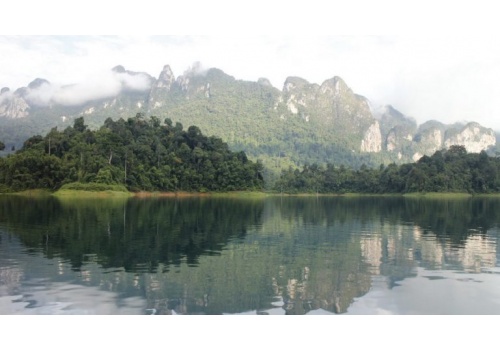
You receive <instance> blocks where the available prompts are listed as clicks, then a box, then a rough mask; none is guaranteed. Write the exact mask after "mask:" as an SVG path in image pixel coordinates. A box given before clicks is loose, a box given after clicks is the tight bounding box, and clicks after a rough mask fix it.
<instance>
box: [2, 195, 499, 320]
mask: <svg viewBox="0 0 500 350" xmlns="http://www.w3.org/2000/svg"><path fill="white" fill-rule="evenodd" d="M499 213H500V199H498V198H469V199H460V200H457V199H455V200H444V199H442V200H432V199H406V198H376V197H369V198H324V197H320V198H315V197H313V198H280V197H275V198H266V199H222V198H187V199H171V198H168V199H136V198H134V199H128V200H116V199H115V200H111V199H110V200H103V199H99V200H59V199H56V198H45V199H33V198H24V197H12V196H0V314H4V315H6V314H7V315H10V314H128V315H129V314H156V315H159V314H169V315H172V314H249V315H255V314H278V315H284V314H500V264H499V263H498V258H497V257H499V249H498V240H499V235H500V231H499V221H500V220H499V219H500V216H499Z"/></svg>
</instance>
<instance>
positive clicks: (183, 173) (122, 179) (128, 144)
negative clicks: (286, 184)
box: [0, 114, 263, 192]
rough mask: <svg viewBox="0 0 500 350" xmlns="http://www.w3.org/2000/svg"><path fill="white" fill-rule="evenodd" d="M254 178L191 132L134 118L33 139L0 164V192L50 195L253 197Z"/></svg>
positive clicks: (223, 149) (253, 167) (258, 180)
mask: <svg viewBox="0 0 500 350" xmlns="http://www.w3.org/2000/svg"><path fill="white" fill-rule="evenodd" d="M261 172H262V165H261V164H260V163H258V162H257V163H255V162H252V161H250V160H248V158H247V156H246V154H245V153H244V152H232V151H230V150H229V148H228V146H227V144H226V143H224V142H223V141H222V140H221V139H219V138H217V137H207V136H204V135H203V134H202V133H201V131H200V129H199V128H198V127H196V126H190V127H189V128H188V130H187V131H185V130H183V126H182V124H180V123H176V124H175V125H172V122H171V120H170V119H168V118H167V119H165V121H164V123H162V122H161V121H160V120H159V118H157V117H154V116H152V117H150V118H147V119H146V118H144V116H143V115H141V114H137V115H136V116H135V117H133V118H129V119H128V120H126V121H125V120H124V119H119V120H117V121H113V120H112V119H111V118H108V119H107V120H106V121H105V122H104V125H103V126H102V127H101V128H100V129H99V130H95V131H92V130H90V129H88V128H87V126H86V125H85V124H84V119H83V117H80V118H77V119H75V122H74V125H73V127H67V128H66V129H65V130H64V131H58V130H57V128H54V129H52V130H51V131H50V132H49V133H48V134H47V135H46V136H45V137H42V136H33V137H31V138H29V139H28V140H26V141H25V142H24V145H23V148H22V149H21V150H19V151H17V152H16V153H15V154H13V155H9V156H7V157H5V158H0V191H2V190H3V191H4V192H5V191H7V190H12V191H21V190H27V189H35V188H36V189H49V190H57V189H58V188H60V187H61V186H62V185H64V184H70V183H81V184H101V185H102V184H105V185H109V186H111V187H110V188H119V187H120V186H121V187H122V188H126V189H128V190H130V191H141V190H144V191H199V192H203V191H233V190H255V189H261V188H262V187H263V179H262V175H261ZM113 186H114V187H113ZM117 186H118V187H117ZM101 187H102V186H101ZM85 188H90V187H89V186H86V187H85Z"/></svg>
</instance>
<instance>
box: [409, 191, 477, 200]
mask: <svg viewBox="0 0 500 350" xmlns="http://www.w3.org/2000/svg"><path fill="white" fill-rule="evenodd" d="M403 196H404V197H411V198H418V197H422V198H437V199H455V198H469V197H472V194H470V193H466V192H413V193H405V194H404V195H403Z"/></svg>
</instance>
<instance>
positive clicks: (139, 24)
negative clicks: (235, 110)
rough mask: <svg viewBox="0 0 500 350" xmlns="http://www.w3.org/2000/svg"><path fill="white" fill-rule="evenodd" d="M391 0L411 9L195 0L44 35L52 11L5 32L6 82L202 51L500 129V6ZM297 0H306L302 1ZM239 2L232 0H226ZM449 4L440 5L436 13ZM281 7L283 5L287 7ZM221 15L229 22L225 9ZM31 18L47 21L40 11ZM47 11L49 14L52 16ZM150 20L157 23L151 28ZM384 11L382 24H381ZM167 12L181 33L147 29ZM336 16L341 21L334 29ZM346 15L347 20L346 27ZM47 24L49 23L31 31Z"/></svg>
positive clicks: (236, 71) (245, 68) (179, 69)
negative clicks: (498, 27)
mask: <svg viewBox="0 0 500 350" xmlns="http://www.w3.org/2000/svg"><path fill="white" fill-rule="evenodd" d="M219 2H220V1H219ZM222 2H224V1H222ZM386 2H389V3H390V4H392V5H394V6H396V9H399V10H400V12H401V11H402V12H405V13H404V15H403V16H398V14H399V13H396V14H394V13H392V14H391V13H387V11H385V10H384V11H378V10H377V9H376V8H374V7H369V8H367V11H360V10H359V9H358V8H356V4H355V5H352V6H353V7H352V8H349V9H347V10H349V11H347V12H349V14H350V15H351V17H347V18H346V17H345V16H340V15H339V11H334V10H331V12H330V13H326V14H325V13H324V12H323V11H321V9H319V11H312V12H311V11H308V10H307V9H306V10H304V6H305V5H304V3H300V4H301V6H302V7H300V8H299V7H296V8H295V7H294V10H291V12H285V13H283V14H280V15H279V16H275V17H273V16H272V14H271V15H270V14H269V13H268V12H259V11H261V10H262V8H260V7H259V6H261V5H262V6H264V4H265V3H264V4H263V3H261V2H259V1H257V2H256V4H257V5H258V6H256V7H252V8H245V7H241V8H235V7H234V6H233V7H231V8H230V10H231V9H232V10H233V12H232V14H233V16H230V15H228V14H226V13H222V14H219V15H211V16H207V14H206V12H205V11H206V10H208V9H209V8H210V7H207V6H206V5H204V4H205V3H199V2H198V3H195V4H196V6H198V8H197V9H198V11H197V12H196V14H193V12H192V13H191V15H186V11H187V10H192V9H193V7H191V8H190V7H189V6H190V5H191V3H193V2H192V1H191V2H190V3H189V4H188V5H185V7H183V8H182V9H180V11H174V12H172V11H168V10H167V9H165V11H160V13H158V14H156V15H155V14H154V12H149V13H148V16H151V17H148V18H149V20H148V21H140V20H139V21H136V22H133V21H132V20H125V23H126V25H125V26H124V24H123V22H118V25H117V26H116V28H115V27H113V24H112V25H111V28H113V29H112V33H116V32H119V33H120V35H119V36H101V35H94V32H93V31H92V30H90V32H91V33H92V34H93V35H87V33H88V31H87V30H88V29H89V28H93V25H94V21H93V20H91V18H92V16H94V13H93V12H83V15H84V18H85V21H84V22H83V21H82V20H80V21H79V22H78V21H77V22H78V24H79V25H80V27H78V24H77V28H78V29H77V30H76V31H66V30H64V31H63V32H69V33H70V34H84V35H68V36H60V35H58V36H49V35H45V34H53V33H57V32H58V30H60V29H61V26H59V25H55V24H54V23H56V24H58V23H59V22H61V21H63V23H68V22H70V20H68V19H66V18H65V17H64V18H63V16H60V17H52V20H53V22H50V23H51V26H48V27H47V28H48V31H39V30H38V27H36V28H34V29H32V30H28V32H27V33H26V31H25V30H20V31H18V32H16V31H15V30H14V31H13V32H12V31H9V30H7V31H3V32H7V33H12V34H17V33H21V34H30V35H22V36H17V35H5V36H0V87H3V86H8V87H10V88H11V90H15V89H16V88H18V87H21V86H27V85H28V84H29V83H30V82H31V81H32V80H34V79H35V78H37V77H40V78H45V79H47V80H49V81H50V82H51V83H53V84H56V85H62V84H72V83H78V84H81V86H86V87H87V88H90V89H95V90H96V91H97V90H106V89H107V88H108V85H112V84H111V82H110V81H109V80H108V81H107V82H106V81H105V78H106V77H108V78H109V76H108V75H109V70H110V69H111V68H112V67H114V66H116V65H123V66H124V67H125V68H126V69H128V70H132V71H142V72H146V73H149V74H150V75H152V76H154V77H158V75H159V73H160V71H161V70H162V68H163V66H164V65H165V64H169V65H170V66H171V68H172V70H173V72H174V75H175V76H178V75H180V74H182V73H183V72H184V71H185V70H186V69H187V68H189V67H190V66H191V65H192V64H193V63H194V62H201V64H202V65H203V66H204V67H207V68H208V67H217V68H220V69H222V70H223V71H224V72H225V73H227V74H229V75H232V76H234V77H235V78H236V79H243V80H251V81H256V80H257V79H258V78H260V77H266V78H268V79H269V80H270V81H271V83H272V84H273V85H274V86H275V87H277V88H279V89H281V88H282V86H283V83H284V81H285V79H286V78H287V77H288V76H300V77H302V78H304V79H306V80H308V81H309V82H311V83H318V84H321V83H322V82H323V81H324V80H326V79H329V78H332V77H334V76H340V77H341V78H343V79H344V80H345V82H346V83H347V85H348V86H350V87H351V89H352V90H353V91H354V92H355V93H358V94H360V95H363V96H365V97H367V98H368V99H369V100H370V101H371V102H372V103H373V104H374V105H380V104H392V105H393V106H394V107H395V108H396V109H398V110H400V111H401V112H402V113H404V114H406V115H409V116H412V117H414V118H415V119H416V120H417V121H418V122H423V121H425V120H429V119H437V120H440V121H442V122H446V123H450V122H454V121H472V120H474V121H478V122H479V123H481V124H482V125H484V126H487V127H492V128H494V129H496V130H500V108H499V107H498V106H499V104H498V103H497V98H498V97H499V96H500V84H499V82H500V35H497V34H495V32H494V31H488V30H486V29H489V27H488V28H485V27H484V25H483V22H484V23H487V22H486V21H488V20H490V19H493V18H494V17H493V18H491V17H488V16H487V13H488V12H487V11H486V17H485V20H484V21H482V20H481V19H482V18H475V22H474V21H472V19H473V17H474V16H473V14H474V13H475V12H474V11H473V10H471V9H470V8H468V7H460V6H458V5H457V6H455V8H454V9H455V12H456V11H457V10H459V16H458V17H453V16H449V17H448V18H447V19H448V20H449V21H448V22H447V21H446V20H443V18H444V17H439V16H438V17H435V16H434V15H435V14H436V11H435V10H436V9H435V8H433V11H432V12H430V13H431V14H433V15H431V16H430V19H429V17H426V18H424V17H423V16H422V15H427V10H428V7H426V5H430V4H432V2H427V1H421V2H419V4H421V5H422V7H419V8H416V7H414V8H412V7H406V8H403V9H402V8H401V7H397V4H398V2H391V1H386ZM288 3H289V4H292V5H297V2H295V1H292V2H288ZM314 3H315V1H312V2H311V5H313V4H314ZM355 3H360V2H359V1H357V2H355ZM126 4H127V3H126ZM230 4H232V3H231V2H227V6H231V5H230ZM453 4H454V5H455V3H453ZM361 5H363V6H369V3H367V2H361ZM290 7H293V6H290ZM124 8H126V9H128V7H126V6H125V5H124ZM450 8H451V7H442V8H438V10H441V12H439V11H438V14H445V13H446V11H448V10H449V9H450ZM111 10H112V9H110V11H111ZM272 10H274V11H275V12H276V13H279V11H280V7H276V6H274V7H273V8H272ZM183 11H184V12H183ZM460 11H461V12H460ZM483 12H484V11H482V12H481V13H483ZM134 14H135V10H134V9H129V10H126V11H125V16H124V17H125V19H127V18H129V17H130V16H133V15H134ZM308 14H314V16H315V17H314V18H311V16H308ZM95 16H96V17H97V19H101V18H106V17H105V16H104V15H102V14H100V15H95ZM238 16H239V17H238ZM433 16H434V17H433ZM78 18H80V17H78ZM140 18H143V17H142V16H141V17H140ZM207 18H208V19H207ZM221 18H223V19H224V22H220V21H218V20H219V19H221ZM299 19H300V20H299ZM466 19H467V20H466ZM31 20H32V21H33V20H34V21H35V23H39V20H38V17H37V18H35V19H34V18H31ZM49 21H50V18H49ZM58 21H59V22H58ZM82 22H83V30H82V27H81V25H82ZM43 23H44V24H46V23H48V22H47V20H46V19H45V18H44V20H43ZM96 23H97V24H99V21H98V20H97V21H96ZM111 23H113V22H111ZM145 23H149V24H150V25H151V23H155V24H154V26H153V27H148V26H147V25H146V29H144V24H145ZM221 23H222V24H221ZM238 23H240V24H241V26H237V24H238ZM379 23H383V25H382V26H377V25H378V24H379ZM163 24H165V25H169V24H170V26H169V27H168V28H167V29H166V31H167V32H168V33H170V32H172V33H173V35H161V36H150V35H148V34H150V33H153V32H154V33H157V32H161V33H165V32H164V31H163V30H161V31H160V30H159V29H161V28H163V27H162V25H163ZM227 24H229V25H232V26H235V27H230V26H229V27H226V25H227ZM339 24H340V27H339ZM330 25H331V26H332V27H333V28H334V30H333V32H332V31H330V32H329V31H328V30H326V29H327V28H329V27H330ZM372 25H373V28H372V27H371V26H372ZM345 26H347V30H339V29H341V28H344V27H345ZM42 28H43V26H42ZM97 28H98V32H99V31H100V32H101V33H103V32H104V33H106V32H109V30H103V27H102V26H99V25H97ZM105 28H108V27H105ZM141 28H142V29H141ZM179 28H183V29H186V28H188V30H187V32H188V33H189V32H194V33H195V34H197V35H194V36H193V35H179V34H182V32H183V30H182V29H181V30H177V29H179ZM227 28H231V30H228V29H227ZM249 28H250V29H251V30H250V29H249ZM298 28H301V30H298ZM360 28H361V29H360ZM380 28H381V29H382V30H377V29H380ZM474 28H475V29H474ZM478 28H479V29H478ZM0 29H1V28H0ZM193 29H194V30H193ZM254 29H255V30H254ZM372 29H373V30H372ZM425 29H427V30H425ZM436 29H439V30H438V31H436ZM450 29H451V30H450ZM38 33H41V34H44V35H42V36H32V35H31V34H38ZM121 33H124V34H121ZM110 88H111V87H110Z"/></svg>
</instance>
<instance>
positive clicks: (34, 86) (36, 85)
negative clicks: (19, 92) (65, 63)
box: [28, 78, 50, 90]
mask: <svg viewBox="0 0 500 350" xmlns="http://www.w3.org/2000/svg"><path fill="white" fill-rule="evenodd" d="M43 84H48V85H50V82H49V81H48V80H46V79H42V78H36V79H35V80H33V81H32V82H31V83H29V84H28V88H29V89H31V90H34V89H38V88H39V87H40V86H42V85H43Z"/></svg>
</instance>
